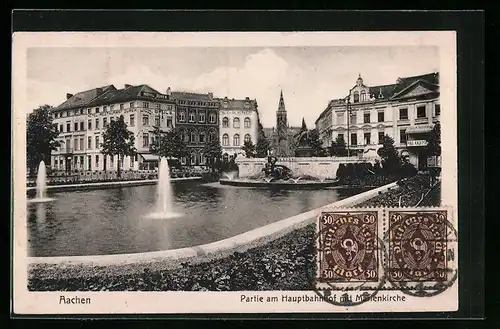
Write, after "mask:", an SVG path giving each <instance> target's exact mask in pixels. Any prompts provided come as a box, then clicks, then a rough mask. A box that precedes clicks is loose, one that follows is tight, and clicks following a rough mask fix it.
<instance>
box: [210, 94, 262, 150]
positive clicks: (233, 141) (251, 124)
mask: <svg viewBox="0 0 500 329" xmlns="http://www.w3.org/2000/svg"><path fill="white" fill-rule="evenodd" d="M257 107H258V105H257V101H256V100H255V99H254V100H251V99H250V98H249V97H246V98H245V99H228V98H227V97H224V98H223V99H220V111H219V121H220V130H219V134H220V135H219V136H220V137H219V138H220V142H221V146H222V153H223V155H224V157H228V156H233V155H237V154H243V155H244V152H243V150H242V146H243V145H244V143H245V141H252V142H253V144H254V145H256V144H257V138H258V129H259V122H260V121H259V112H258V109H257Z"/></svg>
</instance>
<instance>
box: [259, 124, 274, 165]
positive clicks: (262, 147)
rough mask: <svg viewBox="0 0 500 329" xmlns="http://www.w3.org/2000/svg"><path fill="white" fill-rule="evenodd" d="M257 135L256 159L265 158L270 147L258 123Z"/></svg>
mask: <svg viewBox="0 0 500 329" xmlns="http://www.w3.org/2000/svg"><path fill="white" fill-rule="evenodd" d="M257 133H258V135H257V145H256V146H255V152H256V157H257V158H265V157H267V152H268V151H269V150H270V148H271V147H270V144H269V140H268V139H267V137H266V134H265V133H264V128H263V127H262V124H261V123H260V122H259V123H258V130H257Z"/></svg>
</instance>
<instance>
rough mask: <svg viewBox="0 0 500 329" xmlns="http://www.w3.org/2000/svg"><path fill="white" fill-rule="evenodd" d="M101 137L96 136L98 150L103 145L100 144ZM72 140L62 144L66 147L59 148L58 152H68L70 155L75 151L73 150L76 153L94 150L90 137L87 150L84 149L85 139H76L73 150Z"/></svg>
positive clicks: (68, 139)
mask: <svg viewBox="0 0 500 329" xmlns="http://www.w3.org/2000/svg"><path fill="white" fill-rule="evenodd" d="M99 137H100V136H95V137H94V140H95V144H94V145H95V148H96V149H98V148H99V147H100V146H101V144H100V141H99ZM71 141H72V140H71V139H70V138H67V139H66V141H65V142H62V143H64V146H60V147H58V149H57V150H58V151H64V150H65V151H66V152H68V153H71V151H73V149H74V150H75V151H85V150H86V149H87V150H91V149H92V137H91V136H89V137H87V148H86V149H85V147H84V138H83V137H80V138H78V137H77V138H75V139H74V140H73V148H72V147H71Z"/></svg>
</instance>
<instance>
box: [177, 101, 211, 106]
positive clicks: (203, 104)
mask: <svg viewBox="0 0 500 329" xmlns="http://www.w3.org/2000/svg"><path fill="white" fill-rule="evenodd" d="M179 104H182V105H197V106H210V107H214V106H218V103H216V102H209V103H208V102H198V101H186V100H179Z"/></svg>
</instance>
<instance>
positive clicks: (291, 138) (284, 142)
mask: <svg viewBox="0 0 500 329" xmlns="http://www.w3.org/2000/svg"><path fill="white" fill-rule="evenodd" d="M301 131H302V127H292V126H289V125H288V118H287V112H286V107H285V100H284V97H283V91H281V93H280V100H279V103H278V110H277V111H276V127H273V128H265V129H264V133H265V135H266V137H267V138H268V139H269V143H270V146H271V152H272V153H273V154H274V155H275V156H278V157H293V156H294V153H295V148H296V147H297V142H298V137H299V134H300V132H301Z"/></svg>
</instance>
